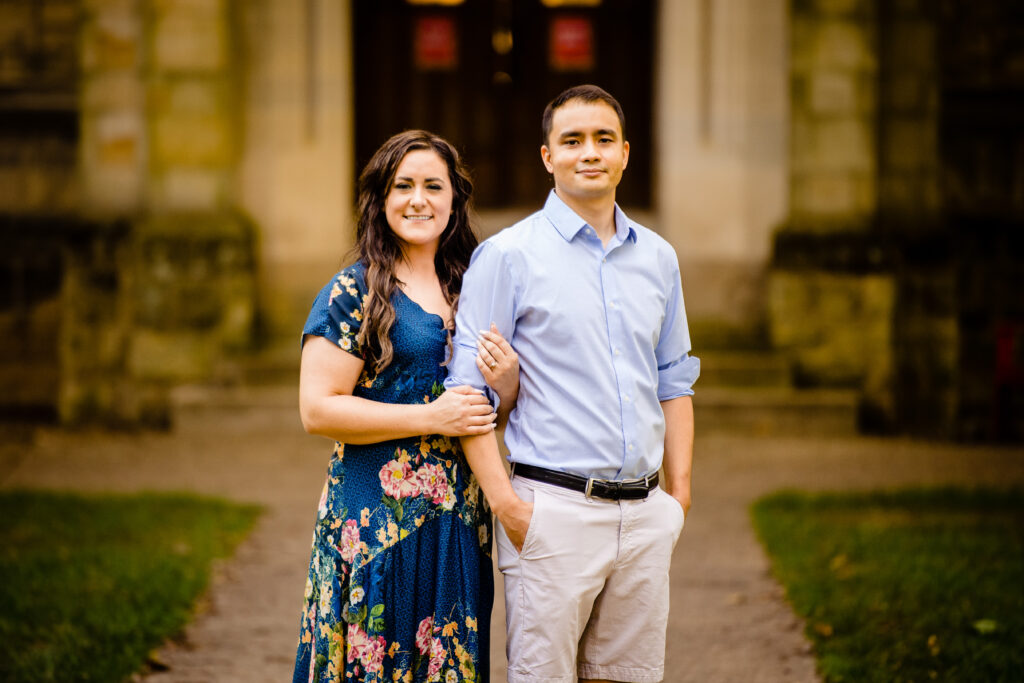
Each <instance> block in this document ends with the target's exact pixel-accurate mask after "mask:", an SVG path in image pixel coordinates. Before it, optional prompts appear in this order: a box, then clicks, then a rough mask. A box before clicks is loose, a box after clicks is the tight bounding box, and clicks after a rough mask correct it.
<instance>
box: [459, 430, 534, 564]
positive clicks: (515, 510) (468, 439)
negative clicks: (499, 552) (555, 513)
mask: <svg viewBox="0 0 1024 683" xmlns="http://www.w3.org/2000/svg"><path fill="white" fill-rule="evenodd" d="M461 442H462V450H463V452H464V453H465V454H466V461H467V462H468V463H469V467H470V469H472V470H473V474H474V475H476V480H477V482H478V483H479V484H480V488H481V489H483V492H484V495H485V496H486V497H487V502H488V503H489V504H490V506H491V509H492V510H494V514H495V515H496V516H497V517H498V521H500V522H501V524H502V526H503V527H505V533H506V534H508V537H509V540H510V541H512V543H513V544H514V545H515V546H516V548H517V549H520V548H522V547H523V541H524V540H525V539H526V530H527V528H529V525H530V518H531V517H532V515H533V504H532V503H527V502H524V501H523V500H522V499H521V498H520V497H519V496H517V495H516V492H515V491H514V490H512V482H511V481H509V478H508V474H506V473H505V466H504V465H503V464H502V462H501V453H500V452H499V451H498V439H497V437H496V436H495V435H494V433H493V432H492V433H490V434H483V435H480V436H463V437H461Z"/></svg>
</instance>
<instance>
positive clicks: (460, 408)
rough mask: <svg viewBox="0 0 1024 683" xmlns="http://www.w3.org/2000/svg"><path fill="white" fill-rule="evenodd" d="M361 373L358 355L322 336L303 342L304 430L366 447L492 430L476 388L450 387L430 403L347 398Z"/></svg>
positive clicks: (488, 407) (301, 390) (492, 416)
mask: <svg viewBox="0 0 1024 683" xmlns="http://www.w3.org/2000/svg"><path fill="white" fill-rule="evenodd" d="M362 371H363V361H362V359H360V358H358V357H357V356H354V355H352V354H350V353H346V352H345V351H342V350H341V349H339V348H338V347H337V346H336V345H335V344H333V343H331V342H330V341H329V340H327V339H325V338H324V337H318V336H314V335H310V336H308V337H307V338H306V343H305V344H304V345H303V348H302V362H301V365H300V370H299V413H300V414H301V416H302V426H303V427H305V429H306V431H307V432H309V433H310V434H317V435H319V436H326V437H328V438H330V439H333V440H335V441H341V442H343V443H350V444H366V443H377V442H379V441H388V440H390V439H400V438H403V437H409V436H419V435H421V434H444V435H445V436H467V435H479V434H486V433H488V432H491V431H493V429H494V425H495V418H496V415H495V414H494V412H493V411H492V409H491V405H490V403H488V402H487V399H486V397H484V395H483V394H481V393H480V392H478V391H477V390H476V389H472V388H470V387H465V386H462V387H455V388H454V389H449V390H448V391H446V392H444V393H443V394H441V396H440V397H439V398H438V399H437V400H435V401H433V402H431V403H423V404H414V405H404V404H396V403H380V402H377V401H370V400H368V399H365V398H359V397H357V396H353V395H352V391H353V389H355V386H356V382H357V381H358V379H359V375H360V374H361V373H362Z"/></svg>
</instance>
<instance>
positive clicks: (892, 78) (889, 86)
mask: <svg viewBox="0 0 1024 683" xmlns="http://www.w3.org/2000/svg"><path fill="white" fill-rule="evenodd" d="M934 78H935V77H934V75H933V74H932V73H931V72H920V71H909V70H904V71H900V70H894V71H893V72H892V73H890V74H889V75H888V77H887V78H886V79H885V80H884V81H883V83H882V87H883V88H884V93H883V95H884V99H885V106H886V108H887V109H889V110H891V111H893V112H896V113H917V114H919V115H920V114H923V113H925V112H931V111H933V110H934V98H935V95H934V90H935V85H934V83H933V81H934Z"/></svg>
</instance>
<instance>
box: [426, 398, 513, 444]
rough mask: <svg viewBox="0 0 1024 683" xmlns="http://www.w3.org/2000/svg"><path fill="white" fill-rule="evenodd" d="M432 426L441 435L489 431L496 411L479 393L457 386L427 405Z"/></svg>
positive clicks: (473, 433)
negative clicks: (430, 410)
mask: <svg viewBox="0 0 1024 683" xmlns="http://www.w3.org/2000/svg"><path fill="white" fill-rule="evenodd" d="M430 407H431V409H433V410H434V429H433V431H434V432H435V433H437V434H444V435H445V436H475V435H478V434H486V433H487V432H490V431H493V430H494V426H495V420H496V419H497V417H498V416H497V414H496V413H495V412H494V409H493V408H491V403H490V401H488V400H487V397H486V396H484V395H483V392H481V391H479V390H477V389H474V388H473V387H470V386H466V385H461V386H457V387H452V388H451V389H448V390H447V391H445V392H444V393H443V394H441V395H440V396H439V397H438V398H437V400H435V401H434V402H432V403H431V404H430Z"/></svg>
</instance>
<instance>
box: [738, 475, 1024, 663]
mask: <svg viewBox="0 0 1024 683" xmlns="http://www.w3.org/2000/svg"><path fill="white" fill-rule="evenodd" d="M752 514H753V520H754V526H755V528H756V530H757V532H758V534H759V536H760V538H761V540H762V542H763V543H764V545H765V547H766V548H767V550H768V553H769V554H770V555H771V558H772V563H773V568H774V571H775V574H776V576H777V577H778V578H779V580H780V581H781V582H782V584H783V586H785V589H786V594H787V596H788V598H789V600H790V601H791V603H792V604H793V606H794V608H795V610H796V611H797V613H798V614H800V615H801V616H802V617H804V618H805V619H806V623H807V635H808V636H809V638H810V639H811V640H812V642H813V644H814V649H815V653H816V655H817V661H818V669H819V671H820V672H821V673H822V675H823V677H824V679H825V681H828V682H832V681H858V682H859V681H886V682H887V683H888V682H894V681H921V682H924V681H932V680H938V681H957V682H961V683H962V682H968V681H984V682H985V683H994V682H998V681H1015V682H1016V681H1022V680H1024V492H1022V491H963V490H950V489H943V490H936V489H928V490H909V491H896V492H879V493H869V494H821V495H810V494H804V493H797V492H783V493H779V494H775V495H771V496H768V497H766V498H762V499H761V500H759V501H757V502H756V503H755V504H754V506H753V508H752Z"/></svg>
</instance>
